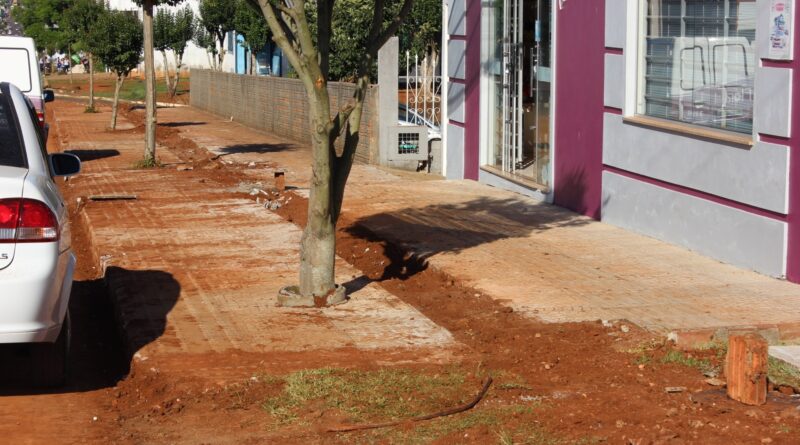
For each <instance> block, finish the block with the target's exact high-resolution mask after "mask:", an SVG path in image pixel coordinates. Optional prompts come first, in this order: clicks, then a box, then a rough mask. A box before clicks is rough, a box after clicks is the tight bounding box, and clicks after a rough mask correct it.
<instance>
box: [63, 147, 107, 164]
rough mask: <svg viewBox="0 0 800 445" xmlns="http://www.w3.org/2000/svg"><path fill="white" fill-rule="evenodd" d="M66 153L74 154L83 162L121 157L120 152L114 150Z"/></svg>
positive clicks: (69, 151)
mask: <svg viewBox="0 0 800 445" xmlns="http://www.w3.org/2000/svg"><path fill="white" fill-rule="evenodd" d="M64 153H70V154H73V155H75V156H77V157H79V158H80V159H81V162H88V161H94V160H97V159H105V158H113V157H114V156H119V154H120V153H119V150H114V149H101V150H67V151H65V152H64Z"/></svg>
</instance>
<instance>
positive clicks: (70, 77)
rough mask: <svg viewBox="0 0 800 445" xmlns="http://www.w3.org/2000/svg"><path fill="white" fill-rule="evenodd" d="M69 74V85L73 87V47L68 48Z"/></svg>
mask: <svg viewBox="0 0 800 445" xmlns="http://www.w3.org/2000/svg"><path fill="white" fill-rule="evenodd" d="M67 74H69V84H70V85H72V83H73V82H74V79H73V78H72V45H70V46H68V47H67Z"/></svg>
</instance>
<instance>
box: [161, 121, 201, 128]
mask: <svg viewBox="0 0 800 445" xmlns="http://www.w3.org/2000/svg"><path fill="white" fill-rule="evenodd" d="M197 125H206V122H196V121H195V122H164V123H159V124H158V126H159V127H170V128H178V127H194V126H197Z"/></svg>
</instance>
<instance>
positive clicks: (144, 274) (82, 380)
mask: <svg viewBox="0 0 800 445" xmlns="http://www.w3.org/2000/svg"><path fill="white" fill-rule="evenodd" d="M112 277H113V281H109V279H111V278H112ZM106 283H111V284H112V286H113V288H114V289H126V288H127V289H131V290H133V289H135V292H128V291H125V290H123V291H117V292H116V294H115V295H114V294H112V293H111V292H108V290H109V289H107V287H106ZM179 295H180V285H179V284H178V283H177V281H175V279H174V278H172V275H170V274H168V273H165V272H160V271H129V270H126V269H121V268H116V267H111V268H109V270H108V271H107V274H106V280H103V279H97V280H84V281H75V282H74V283H73V286H72V296H71V298H70V316H71V319H72V341H71V346H72V347H71V350H70V354H69V358H68V362H69V369H70V372H69V374H70V376H69V378H68V381H67V385H65V386H63V387H59V388H43V387H40V386H38V385H37V381H36V372H35V371H36V366H40V365H39V364H38V363H36V362H35V358H34V354H33V353H32V352H33V349H32V348H35V347H36V345H28V344H23V345H19V344H16V345H0V396H6V395H30V394H58V393H72V392H86V391H92V390H97V389H102V388H111V387H114V386H115V385H116V384H117V383H118V382H119V381H120V380H122V379H123V378H124V377H125V376H126V375H127V374H128V372H129V369H130V368H129V367H130V363H131V358H132V355H133V354H134V353H135V352H136V351H137V350H138V349H140V348H141V347H142V346H144V345H146V344H147V343H150V342H151V341H153V340H155V339H156V338H158V337H160V336H161V335H162V334H163V333H164V330H165V325H166V316H167V313H169V311H170V310H171V309H172V307H173V306H174V305H175V302H176V301H177V299H178V296H179ZM115 308H116V309H117V310H115ZM120 308H125V310H126V311H128V312H130V311H131V310H134V314H137V315H139V314H140V315H141V317H144V318H141V317H140V318H135V317H133V316H131V315H130V314H129V315H127V316H126V317H124V319H125V320H128V324H127V326H125V327H124V328H125V329H126V331H127V332H128V333H131V332H135V333H136V336H135V338H136V342H135V343H134V344H133V345H131V346H133V347H126V343H125V342H123V341H122V339H121V338H120V328H121V326H120V325H118V323H117V321H118V320H119V319H120V317H119V313H120V312H119V309H120ZM132 308H133V309H132ZM131 321H132V322H131ZM129 343H130V342H129Z"/></svg>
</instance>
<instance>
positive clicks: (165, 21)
mask: <svg viewBox="0 0 800 445" xmlns="http://www.w3.org/2000/svg"><path fill="white" fill-rule="evenodd" d="M196 26H197V21H196V20H195V17H194V11H192V8H191V7H190V6H188V5H187V6H185V7H183V9H179V10H177V11H175V12H172V11H170V10H169V9H167V8H159V9H158V10H157V11H156V15H155V17H154V18H153V47H154V48H155V49H156V50H158V51H166V50H173V51H175V53H176V54H178V56H180V57H183V53H184V52H185V51H186V43H187V42H188V41H190V40H192V37H194V33H195V27H196Z"/></svg>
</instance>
